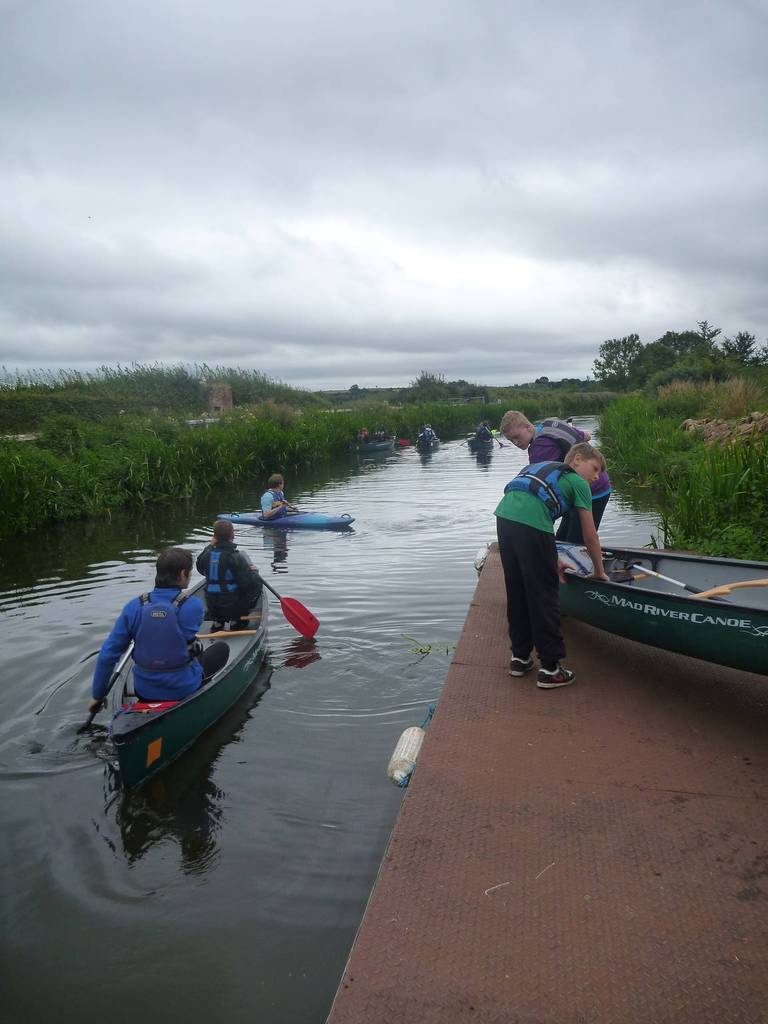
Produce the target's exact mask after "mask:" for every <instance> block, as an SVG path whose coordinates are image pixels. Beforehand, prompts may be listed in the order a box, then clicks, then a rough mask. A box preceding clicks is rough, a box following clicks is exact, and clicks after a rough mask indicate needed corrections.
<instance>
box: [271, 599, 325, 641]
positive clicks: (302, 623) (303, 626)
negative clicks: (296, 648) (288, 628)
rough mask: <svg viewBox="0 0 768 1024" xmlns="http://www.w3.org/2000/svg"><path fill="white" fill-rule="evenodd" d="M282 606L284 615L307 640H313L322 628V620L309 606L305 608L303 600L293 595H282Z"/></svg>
mask: <svg viewBox="0 0 768 1024" xmlns="http://www.w3.org/2000/svg"><path fill="white" fill-rule="evenodd" d="M280 607H281V608H282V610H283V615H284V616H285V617H286V619H287V620H288V622H290V624H291V625H292V626H293V628H294V629H295V630H298V632H299V633H301V635H302V636H305V637H306V638H307V640H311V639H312V637H313V636H314V635H315V633H316V632H317V631H318V629H319V628H320V622H319V620H318V619H316V618H315V616H314V615H313V614H312V612H311V611H310V610H309V608H305V607H304V605H303V604H302V603H301V601H297V600H296V599H295V598H293V597H281V598H280Z"/></svg>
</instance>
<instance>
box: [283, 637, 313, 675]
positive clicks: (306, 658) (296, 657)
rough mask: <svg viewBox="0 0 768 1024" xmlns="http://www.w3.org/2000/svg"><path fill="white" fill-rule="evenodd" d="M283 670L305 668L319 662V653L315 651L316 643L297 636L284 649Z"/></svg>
mask: <svg viewBox="0 0 768 1024" xmlns="http://www.w3.org/2000/svg"><path fill="white" fill-rule="evenodd" d="M284 653H285V658H284V659H283V666H284V667H285V668H306V667H307V666H308V665H311V664H312V663H313V662H315V661H320V658H321V655H320V651H319V650H318V649H317V641H316V640H314V639H312V640H307V638H306V637H303V636H297V637H296V639H295V640H292V641H291V642H290V643H289V644H288V645H287V646H286V647H285V648H284Z"/></svg>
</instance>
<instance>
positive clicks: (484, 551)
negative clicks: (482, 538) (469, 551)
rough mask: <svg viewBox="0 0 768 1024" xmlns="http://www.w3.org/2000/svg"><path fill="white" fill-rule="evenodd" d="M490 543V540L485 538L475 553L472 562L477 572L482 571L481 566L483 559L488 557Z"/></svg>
mask: <svg viewBox="0 0 768 1024" xmlns="http://www.w3.org/2000/svg"><path fill="white" fill-rule="evenodd" d="M491 543H492V542H491V541H489V540H487V541H486V542H485V544H483V546H482V547H481V548H480V550H479V551H478V552H477V554H476V555H475V560H474V563H473V564H474V566H475V570H476V571H477V573H478V574H479V573H481V572H482V571H483V566H484V565H485V560H486V558H487V557H488V552H489V551H490V550H491Z"/></svg>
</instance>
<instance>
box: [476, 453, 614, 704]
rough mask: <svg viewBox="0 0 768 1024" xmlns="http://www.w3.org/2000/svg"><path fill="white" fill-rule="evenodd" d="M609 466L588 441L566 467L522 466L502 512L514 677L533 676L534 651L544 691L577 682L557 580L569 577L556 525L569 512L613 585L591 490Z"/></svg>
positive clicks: (499, 523)
mask: <svg viewBox="0 0 768 1024" xmlns="http://www.w3.org/2000/svg"><path fill="white" fill-rule="evenodd" d="M604 466H605V460H604V458H603V456H602V455H601V454H600V452H599V451H598V450H597V449H596V448H593V447H592V445H590V444H587V443H586V442H584V443H582V444H576V445H574V446H573V447H572V448H571V449H570V451H569V452H568V454H567V455H566V457H565V461H564V462H541V463H533V464H532V465H530V466H525V467H523V469H521V470H520V473H519V474H518V475H517V476H516V477H515V478H514V479H513V480H510V482H509V483H508V484H507V486H506V487H505V488H504V497H503V498H502V499H501V501H500V502H499V504H498V506H497V508H496V531H497V536H498V539H499V554H500V555H501V564H502V567H503V569H504V583H505V586H506V591H507V622H508V624H509V639H510V641H511V644H512V658H511V660H510V663H509V674H510V675H513V676H523V675H525V673H526V672H530V670H531V669H532V668H533V649H534V647H535V648H536V650H537V651H538V655H539V661H540V662H541V667H540V669H539V674H538V677H537V680H536V685H537V686H539V687H541V689H543V690H552V689H555V688H556V687H559V686H568V685H569V684H570V683H572V682H573V681H574V678H575V676H574V673H573V672H571V671H570V669H567V668H565V667H564V666H562V665H561V664H560V659H561V658H563V657H564V656H565V643H564V642H563V634H562V632H561V630H560V588H559V580H558V577H559V578H560V579H563V578H564V577H563V576H562V569H561V567H560V566H559V564H558V557H557V547H556V545H555V531H554V525H553V524H554V522H555V520H556V519H558V518H559V517H560V516H562V515H563V514H564V513H566V512H567V511H568V510H569V509H571V508H573V509H576V510H577V512H578V515H579V518H580V521H581V528H582V530H583V532H584V543H585V546H586V549H587V551H588V552H589V555H590V557H591V559H592V563H593V565H594V567H595V571H594V577H595V578H596V579H600V580H607V579H608V577H607V576H606V575H605V570H604V568H603V557H602V552H601V550H600V539H599V537H598V536H597V530H596V529H595V524H594V521H593V519H592V511H591V506H592V498H591V495H590V492H589V485H590V483H591V482H592V481H593V480H596V479H597V477H598V476H599V475H600V472H601V470H602V469H603V468H604Z"/></svg>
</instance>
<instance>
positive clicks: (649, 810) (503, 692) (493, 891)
mask: <svg viewBox="0 0 768 1024" xmlns="http://www.w3.org/2000/svg"><path fill="white" fill-rule="evenodd" d="M565 632H566V642H567V645H568V652H569V654H568V658H567V663H568V665H569V666H570V667H571V668H573V669H574V670H575V671H576V673H577V677H578V681H577V683H576V684H575V685H574V686H571V687H569V688H566V689H562V690H554V691H546V690H539V689H537V687H536V685H535V676H534V675H533V674H531V675H528V676H526V677H524V678H522V679H512V678H511V677H510V676H509V675H508V674H507V663H508V658H509V650H508V640H507V636H506V618H505V605H504V591H503V578H502V574H501V566H500V563H499V559H498V555H497V554H495V553H494V554H492V555H491V556H490V557H489V559H488V561H487V563H486V566H485V569H484V570H483V573H482V575H481V577H480V581H479V584H478V587H477V591H476V593H475V596H474V598H473V601H472V604H471V606H470V610H469V613H468V616H467V620H466V623H465V625H464V630H463V632H462V635H461V639H460V641H459V644H458V647H457V649H456V653H455V657H454V660H453V664H452V665H451V667H450V670H449V672H448V677H447V679H446V683H445V687H444V690H443V693H442V696H441V698H440V701H439V703H438V707H437V712H436V714H435V718H434V720H433V722H432V724H431V726H430V728H429V731H428V733H427V738H426V740H425V743H424V746H423V747H422V751H421V754H420V756H419V767H418V769H417V771H416V773H415V775H414V777H413V780H412V782H411V785H410V787H409V788H408V789H407V790H406V793H405V796H404V799H403V805H402V809H401V812H400V815H399V818H398V821H397V824H396V826H395V829H394V832H393V834H392V837H391V840H390V843H389V847H388V849H387V851H386V854H385V857H384V860H383V862H382V865H381V868H380V871H379V876H378V879H377V881H376V885H375V888H374V891H373V894H372V896H371V900H370V902H369V905H368V908H367V911H366V914H365V918H364V921H363V923H362V925H361V928H360V931H359V933H358V935H357V938H356V940H355V944H354V947H353V949H352V953H351V956H350V960H349V963H348V964H347V968H346V970H345V972H344V976H343V978H342V980H341V984H340V986H339V990H338V994H337V996H336V1001H335V1003H334V1006H333V1009H332V1011H331V1015H330V1017H329V1024H353V1022H354V1024H378V1022H381V1024H385V1022H386V1024H397V1022H400V1021H403V1022H408V1024H427V1022H433V1021H434V1022H435V1024H438V1022H439V1024H453V1022H457V1021H458V1022H463V1021H472V1022H475V1024H477V1022H494V1024H496V1022H498V1024H501V1022H504V1024H539V1022H548V1024H550V1022H551V1024H571V1022H573V1024H576V1022H579V1024H592V1022H600V1024H604V1022H605V1024H607V1022H617V1024H627V1022H628V1024H635V1022H643V1024H646V1022H647V1024H651V1022H653V1024H663V1022H675V1024H677V1022H688V1021H691V1022H697V1024H704V1022H710V1021H712V1022H717V1024H726V1022H731V1021H733V1022H739V1024H745V1022H749V1024H755V1022H768V729H766V724H767V723H768V679H763V678H762V677H758V676H753V675H748V674H745V673H741V672H734V671H730V670H728V669H723V668H720V667H717V666H714V665H710V664H707V663H704V662H698V661H695V660H693V659H689V658H683V657H681V656H676V655H670V654H666V653H664V652H662V651H656V650H653V649H652V648H649V647H644V646H642V645H640V644H635V643H632V642H630V641H626V640H621V639H619V638H617V637H613V636H611V635H609V634H607V633H603V632H601V631H599V630H596V629H593V628H591V627H589V626H585V625H583V624H581V623H578V622H575V621H573V620H569V621H567V622H566V623H565ZM767 642H768V641H767Z"/></svg>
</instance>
